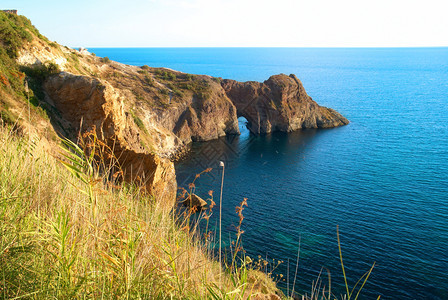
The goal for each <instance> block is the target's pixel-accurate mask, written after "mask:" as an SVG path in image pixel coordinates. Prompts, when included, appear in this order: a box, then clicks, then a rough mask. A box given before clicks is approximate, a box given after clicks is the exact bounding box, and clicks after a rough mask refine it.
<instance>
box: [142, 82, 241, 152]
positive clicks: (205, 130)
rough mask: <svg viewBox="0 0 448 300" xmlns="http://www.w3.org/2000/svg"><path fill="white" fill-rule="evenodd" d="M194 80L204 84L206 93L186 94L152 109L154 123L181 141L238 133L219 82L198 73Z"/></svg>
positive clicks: (236, 122)
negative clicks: (169, 103)
mask: <svg viewBox="0 0 448 300" xmlns="http://www.w3.org/2000/svg"><path fill="white" fill-rule="evenodd" d="M195 80H196V81H201V82H202V83H205V85H206V87H207V88H206V89H205V92H204V93H201V94H196V93H191V94H190V93H185V95H184V96H183V98H182V101H180V102H179V103H173V104H172V105H170V106H168V107H166V108H164V109H157V110H152V116H153V118H156V120H157V121H156V122H157V123H158V124H159V125H162V127H164V128H167V129H169V130H170V131H172V132H173V133H174V134H175V135H176V136H177V137H178V138H179V139H180V140H182V142H183V143H184V144H189V143H190V142H196V141H209V140H213V139H217V138H218V137H221V136H225V135H227V134H239V133H240V132H239V128H238V118H237V110H236V107H235V106H234V105H233V103H232V101H231V100H230V99H229V98H228V97H227V95H226V94H225V92H224V90H223V89H222V88H221V85H220V84H219V83H216V82H214V81H213V80H212V78H211V77H209V76H200V77H199V76H198V78H196V79H195ZM149 111H151V109H148V112H149Z"/></svg>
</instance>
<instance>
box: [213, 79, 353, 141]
mask: <svg viewBox="0 0 448 300" xmlns="http://www.w3.org/2000/svg"><path fill="white" fill-rule="evenodd" d="M222 86H223V88H224V90H225V92H226V93H227V95H228V97H229V98H230V99H231V100H232V102H233V103H234V104H235V106H236V108H237V113H238V116H243V117H245V118H246V119H247V121H248V127H249V129H250V131H251V132H253V133H255V134H259V133H269V132H272V131H285V132H289V131H294V130H298V129H302V128H329V127H337V126H341V125H346V124H348V123H349V122H348V120H347V119H346V118H344V117H343V116H342V115H341V114H339V113H338V112H336V111H335V110H332V109H328V108H326V107H322V106H319V105H318V104H317V103H316V102H315V101H313V99H311V97H310V96H308V94H307V93H306V91H305V88H304V87H303V85H302V83H301V82H300V80H299V79H298V78H297V77H296V76H295V75H290V76H286V75H284V74H281V75H274V76H271V77H270V78H269V79H268V80H266V81H265V82H263V83H260V82H254V81H250V82H237V81H234V80H224V81H223V83H222Z"/></svg>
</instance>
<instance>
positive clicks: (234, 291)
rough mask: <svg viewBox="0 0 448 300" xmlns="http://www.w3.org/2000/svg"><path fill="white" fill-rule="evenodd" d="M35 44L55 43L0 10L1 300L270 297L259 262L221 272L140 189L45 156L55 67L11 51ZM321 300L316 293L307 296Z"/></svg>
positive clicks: (200, 89)
mask: <svg viewBox="0 0 448 300" xmlns="http://www.w3.org/2000/svg"><path fill="white" fill-rule="evenodd" d="M36 37H37V38H38V39H39V40H40V41H41V42H43V43H45V45H48V46H49V47H53V46H54V45H52V44H53V43H50V42H49V41H48V40H47V39H46V38H45V37H43V36H42V35H40V33H39V32H38V31H37V30H36V29H35V28H34V27H33V26H32V24H31V22H30V21H29V20H28V19H26V18H25V17H23V16H15V15H11V14H6V13H3V12H2V11H0V298H2V299H10V298H15V299H17V298H21V297H25V298H35V299H48V298H56V299H65V298H66V299H72V298H100V297H101V298H106V299H109V298H130V299H135V298H143V299H150V298H151V299H152V298H177V299H184V298H196V299H203V298H214V299H216V298H219V299H220V298H231V299H240V298H247V297H249V296H251V295H256V294H259V293H260V292H262V293H265V294H270V293H274V292H275V291H276V287H275V284H274V283H273V281H272V280H271V279H270V278H269V276H267V275H265V274H263V273H262V272H260V271H259V269H261V268H263V266H265V263H266V262H256V263H255V264H251V266H249V265H247V266H246V265H245V263H247V261H248V260H247V257H245V256H244V255H242V256H241V257H240V258H242V262H243V267H241V261H240V260H239V259H240V258H235V261H238V262H239V263H238V264H233V263H234V262H230V263H229V268H227V269H226V270H223V269H222V268H221V267H220V266H219V264H218V263H217V262H216V261H215V260H214V257H212V255H211V254H210V252H209V250H208V249H210V246H211V245H208V244H206V243H204V242H201V241H199V240H198V238H197V235H195V234H194V233H193V234H192V233H191V231H189V230H187V228H188V226H187V225H188V218H179V217H175V216H174V215H173V214H172V213H171V212H168V211H166V210H163V209H161V208H160V207H159V206H158V205H157V202H156V201H153V199H150V198H148V197H146V196H144V195H142V194H141V193H140V192H139V189H138V188H135V187H129V186H125V185H120V186H113V185H111V184H110V183H108V182H107V180H106V178H105V177H107V176H106V175H103V178H101V177H100V176H99V175H98V174H94V175H92V176H93V177H90V178H88V179H89V180H86V177H85V176H86V175H82V174H81V175H80V174H78V177H76V176H73V174H71V173H70V172H69V171H68V170H67V169H66V168H64V167H63V166H62V164H60V163H59V162H57V161H56V159H55V158H54V157H53V156H51V155H49V154H48V153H47V151H46V150H45V149H47V148H48V140H53V141H56V142H58V141H57V139H56V135H55V133H54V130H53V129H52V126H51V124H50V122H49V117H48V116H47V114H46V110H43V109H42V108H41V106H40V105H43V104H44V103H43V102H42V99H40V98H41V97H42V95H39V85H40V84H41V82H40V81H41V80H42V79H43V77H45V76H48V75H49V74H51V72H52V71H54V70H53V69H54V65H46V66H43V67H42V68H35V69H31V70H30V69H28V70H24V69H23V68H21V67H20V66H18V65H17V63H16V62H15V58H16V55H17V51H18V50H19V49H20V48H21V47H22V46H23V45H24V44H26V43H28V42H30V41H31V40H33V38H36ZM54 47H56V46H54ZM67 55H68V60H69V62H70V63H71V65H70V66H69V67H70V68H69V70H71V71H73V72H75V73H81V74H84V73H86V74H90V73H89V70H87V71H86V70H84V67H82V66H81V65H80V64H79V60H78V57H77V56H76V54H73V53H70V54H67ZM90 59H92V58H90ZM72 69H73V70H72ZM147 70H149V69H148V68H147V67H146V66H144V67H142V72H141V74H140V75H141V76H143V77H144V78H149V79H148V80H149V83H148V85H149V86H150V87H154V79H151V78H155V79H157V80H158V81H159V82H162V83H163V84H162V86H166V87H167V89H170V90H171V91H172V93H173V94H174V97H175V98H174V99H176V97H182V96H183V94H185V93H187V94H188V93H193V94H196V95H199V96H198V97H200V98H207V97H208V95H207V92H208V89H207V86H202V85H201V84H203V81H201V80H200V78H199V77H198V78H196V77H194V76H193V77H191V75H188V74H187V75H184V76H186V77H185V78H183V77H182V78H176V77H175V75H173V74H171V73H170V71H168V70H159V69H151V70H150V71H151V75H152V76H150V74H149V73H147ZM25 72H26V75H25ZM145 76H146V77H145ZM173 76H174V78H173ZM25 78H27V81H28V82H29V83H30V86H31V89H30V90H29V91H28V92H27V91H26V89H25V88H24V82H25ZM33 91H34V92H33ZM162 95H163V93H162ZM28 99H29V101H28ZM162 100H163V99H162ZM162 104H163V103H162ZM162 106H163V105H162ZM140 122H141V121H140ZM38 126H40V127H41V128H37V127H38ZM42 128H44V130H43V129H42ZM17 133H19V134H18V135H17ZM30 136H32V138H28V137H30ZM45 140H46V141H45ZM53 144H55V143H53ZM83 180H84V181H83ZM236 248H237V249H239V245H238V244H237V245H236ZM240 250H241V249H240ZM240 253H241V252H240ZM232 266H236V267H233V268H232ZM312 294H313V293H312ZM322 297H323V294H321V293H320V291H318V292H317V294H315V295H312V296H311V297H306V298H305V299H321V298H322ZM330 298H334V297H330Z"/></svg>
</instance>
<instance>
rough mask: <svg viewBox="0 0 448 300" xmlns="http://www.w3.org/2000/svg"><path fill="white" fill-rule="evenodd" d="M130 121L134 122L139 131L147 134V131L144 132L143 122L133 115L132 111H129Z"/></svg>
mask: <svg viewBox="0 0 448 300" xmlns="http://www.w3.org/2000/svg"><path fill="white" fill-rule="evenodd" d="M130 112H131V116H132V119H133V120H134V123H135V125H137V127H138V128H140V130H143V132H144V133H146V134H148V130H146V127H145V124H143V121H142V120H141V119H140V118H139V117H138V116H137V115H136V114H135V112H134V111H132V110H131V111H130Z"/></svg>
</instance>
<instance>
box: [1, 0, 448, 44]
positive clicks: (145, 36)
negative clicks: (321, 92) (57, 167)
mask: <svg viewBox="0 0 448 300" xmlns="http://www.w3.org/2000/svg"><path fill="white" fill-rule="evenodd" d="M0 6H1V8H2V9H18V10H19V14H22V15H25V16H27V17H28V18H30V19H31V21H32V22H33V24H34V25H36V27H37V28H38V29H39V30H40V32H41V33H42V34H44V35H46V36H47V37H48V38H49V39H50V40H54V41H57V42H59V43H61V44H63V45H66V46H70V47H78V46H84V47H208V46H210V47H352V46H354V47H403V46H404V47H409V46H411V47H412V46H448V17H447V16H446V15H447V12H448V1H447V0H425V1H421V0H419V1H416V0H371V1H364V0H307V1H303V0H269V1H268V0H128V1H124V0H107V1H106V0H90V1H87V0H78V1H64V0H59V1H55V0H39V1H36V0H2V1H1V2H0Z"/></svg>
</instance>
